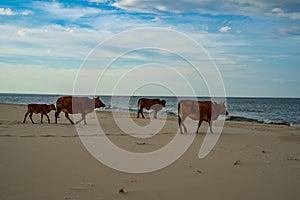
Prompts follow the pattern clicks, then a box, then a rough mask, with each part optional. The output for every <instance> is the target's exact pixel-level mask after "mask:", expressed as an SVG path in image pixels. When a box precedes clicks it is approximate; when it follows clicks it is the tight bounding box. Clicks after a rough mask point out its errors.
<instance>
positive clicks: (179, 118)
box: [178, 115, 183, 134]
mask: <svg viewBox="0 0 300 200" xmlns="http://www.w3.org/2000/svg"><path fill="white" fill-rule="evenodd" d="M178 126H179V130H180V133H181V134H183V132H182V124H181V117H180V115H178Z"/></svg>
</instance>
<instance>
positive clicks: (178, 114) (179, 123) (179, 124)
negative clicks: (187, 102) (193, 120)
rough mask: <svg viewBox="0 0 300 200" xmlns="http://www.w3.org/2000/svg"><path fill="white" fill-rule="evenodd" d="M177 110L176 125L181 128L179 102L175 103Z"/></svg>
mask: <svg viewBox="0 0 300 200" xmlns="http://www.w3.org/2000/svg"><path fill="white" fill-rule="evenodd" d="M177 111H178V113H177V116H178V126H179V128H180V130H181V116H180V102H179V103H178V105H177Z"/></svg>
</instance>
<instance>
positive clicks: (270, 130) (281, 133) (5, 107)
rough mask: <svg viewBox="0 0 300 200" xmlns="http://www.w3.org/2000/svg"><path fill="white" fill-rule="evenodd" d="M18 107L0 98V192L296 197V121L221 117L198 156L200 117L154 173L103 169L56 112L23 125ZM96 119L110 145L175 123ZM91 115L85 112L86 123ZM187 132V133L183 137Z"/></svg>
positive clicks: (150, 146)
mask: <svg viewBox="0 0 300 200" xmlns="http://www.w3.org/2000/svg"><path fill="white" fill-rule="evenodd" d="M25 112H26V106H25V105H15V104H4V103H0V113H1V116H0V158H1V159H0V188H1V189H0V199H44V200H47V199H49V200H52V199H70V200H71V199H72V200H74V199H89V200H99V199H149V200H150V199H175V200H176V199H178V200H181V199H186V198H188V199H192V200H193V199H195V200H196V199H222V200H227V199H249V200H250V199H251V200H252V199H270V200H271V199H272V200H274V199H289V200H290V199H292V200H293V199H294V200H296V199H299V197H300V190H299V185H300V151H299V145H300V128H299V127H289V126H286V125H272V124H260V123H257V122H242V121H226V122H225V126H224V129H223V132H222V134H221V136H220V139H219V141H218V142H217V144H216V146H215V147H214V148H213V149H212V151H211V152H210V154H209V155H208V156H207V157H205V158H204V159H201V160H200V159H199V158H198V152H199V148H200V145H201V143H202V142H203V139H204V136H205V134H206V130H207V124H206V123H205V124H203V125H202V126H201V128H200V134H197V135H196V137H195V139H194V142H193V144H192V145H191V146H190V148H189V149H188V150H187V151H186V152H185V153H184V154H183V156H182V157H180V158H179V159H178V160H177V161H176V162H174V163H173V164H171V165H170V166H168V167H166V168H163V169H161V170H158V171H155V172H151V173H145V174H130V173H124V172H119V171H116V170H115V169H111V168H109V167H107V166H105V165H104V164H102V163H101V162H99V161H98V160H96V159H95V158H94V157H93V156H92V155H91V154H89V152H88V151H87V150H86V149H85V147H84V146H83V145H82V143H81V140H80V138H79V137H78V133H77V131H76V129H75V126H74V125H71V124H70V123H69V122H68V121H67V120H66V118H65V116H64V114H63V113H61V115H60V117H61V118H60V119H59V121H58V124H54V112H53V111H52V112H51V113H50V114H49V116H50V119H51V124H48V122H47V121H46V120H45V118H44V123H43V124H41V123H40V115H39V114H34V115H33V120H34V121H35V122H36V124H32V123H31V121H30V120H29V119H27V121H26V123H25V124H23V123H22V121H23V118H24V114H25ZM120 117H126V116H125V115H122V114H120ZM97 118H98V119H99V121H100V123H101V126H102V127H103V129H104V130H105V133H106V135H107V137H108V138H109V139H110V140H111V141H112V142H113V143H114V144H115V145H117V146H119V147H120V148H122V149H124V150H127V151H131V152H137V153H145V152H151V151H155V150H157V149H160V148H162V147H164V146H165V145H167V144H168V143H169V142H170V141H171V140H172V139H173V138H174V136H175V134H176V133H177V130H178V125H177V117H175V116H173V117H172V116H171V117H168V119H167V121H166V123H165V125H164V127H163V129H162V130H161V131H160V132H159V133H158V134H156V135H155V136H153V137H150V138H147V139H142V138H135V137H132V136H130V135H127V134H125V133H124V132H123V131H121V130H120V129H119V128H118V127H117V126H116V124H115V122H114V119H113V117H112V113H111V112H108V111H104V112H103V111H100V112H97ZM91 119H92V115H91V114H90V115H88V117H87V122H88V123H89V120H91ZM132 120H133V121H134V122H136V123H137V124H141V125H147V124H148V123H149V119H137V118H136V115H135V114H132ZM158 120H161V119H158ZM87 126H89V125H87ZM80 127H83V128H84V125H83V124H82V125H80ZM193 135H194V133H192V132H190V133H189V134H187V135H186V137H191V136H193ZM91 137H93V138H95V139H97V137H96V136H91ZM107 153H108V154H109V152H107Z"/></svg>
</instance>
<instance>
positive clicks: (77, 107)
mask: <svg viewBox="0 0 300 200" xmlns="http://www.w3.org/2000/svg"><path fill="white" fill-rule="evenodd" d="M56 107H57V111H56V112H55V123H56V124H57V118H59V113H60V112H61V111H63V112H64V113H65V116H66V118H67V119H68V120H69V121H70V122H71V124H74V122H73V121H72V120H71V119H70V117H69V114H78V113H80V114H81V120H79V121H77V122H76V123H80V122H81V121H82V120H83V121H84V124H86V120H85V116H86V115H87V114H88V113H90V112H93V111H94V109H95V108H101V107H105V104H104V103H102V101H101V100H100V99H99V97H97V98H93V99H90V98H88V97H73V96H63V97H60V98H58V99H57V101H56Z"/></svg>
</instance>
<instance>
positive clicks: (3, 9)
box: [0, 8, 17, 15]
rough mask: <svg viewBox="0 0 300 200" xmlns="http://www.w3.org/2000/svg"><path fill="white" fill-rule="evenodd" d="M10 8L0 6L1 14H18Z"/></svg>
mask: <svg viewBox="0 0 300 200" xmlns="http://www.w3.org/2000/svg"><path fill="white" fill-rule="evenodd" d="M16 14H17V13H15V12H14V11H12V10H11V9H10V8H0V15H16Z"/></svg>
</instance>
